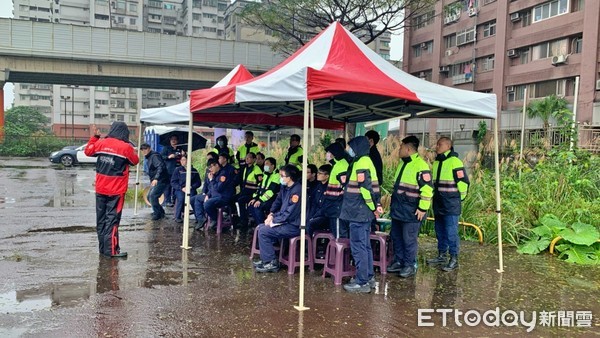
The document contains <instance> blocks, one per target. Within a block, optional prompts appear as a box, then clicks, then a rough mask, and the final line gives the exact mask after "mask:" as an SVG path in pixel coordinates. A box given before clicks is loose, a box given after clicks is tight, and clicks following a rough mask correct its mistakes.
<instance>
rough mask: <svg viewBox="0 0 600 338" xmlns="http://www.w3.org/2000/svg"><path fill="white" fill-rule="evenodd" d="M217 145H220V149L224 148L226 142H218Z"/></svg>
mask: <svg viewBox="0 0 600 338" xmlns="http://www.w3.org/2000/svg"><path fill="white" fill-rule="evenodd" d="M217 144H218V145H219V147H223V146H224V145H225V142H223V141H218V142H217Z"/></svg>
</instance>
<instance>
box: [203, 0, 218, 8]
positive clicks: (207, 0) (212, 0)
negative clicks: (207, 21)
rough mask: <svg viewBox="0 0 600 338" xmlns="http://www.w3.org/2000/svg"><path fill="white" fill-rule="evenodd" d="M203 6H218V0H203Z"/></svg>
mask: <svg viewBox="0 0 600 338" xmlns="http://www.w3.org/2000/svg"><path fill="white" fill-rule="evenodd" d="M202 6H209V7H217V0H202Z"/></svg>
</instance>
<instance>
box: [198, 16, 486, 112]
mask: <svg viewBox="0 0 600 338" xmlns="http://www.w3.org/2000/svg"><path fill="white" fill-rule="evenodd" d="M305 100H314V107H315V108H314V109H315V115H316V116H317V117H320V118H324V119H327V120H336V121H343V122H364V121H372V120H381V119H388V118H393V117H396V118H397V117H399V118H403V119H409V118H413V117H438V118H469V117H472V118H496V95H495V94H485V93H479V92H473V91H467V90H460V89H456V88H452V87H446V86H442V85H438V84H435V83H431V82H428V81H425V80H422V79H419V78H417V77H414V76H412V75H410V74H407V73H405V72H403V71H402V70H400V69H398V68H396V67H394V66H393V65H392V64H390V63H389V62H388V61H386V60H384V59H383V58H382V57H380V56H379V55H378V54H376V53H375V52H374V51H372V50H371V49H370V48H368V47H367V46H366V45H365V44H364V43H362V42H361V41H360V40H359V39H358V38H356V37H355V36H354V35H353V34H352V33H350V32H349V31H348V30H346V29H345V28H344V27H343V26H342V25H340V24H339V23H337V22H335V23H333V24H331V25H330V26H329V27H328V28H327V29H325V30H323V31H322V32H321V33H320V34H319V35H317V36H316V37H315V38H313V39H312V40H311V41H310V42H309V43H308V44H306V45H305V46H303V47H302V48H301V49H299V50H298V51H297V52H296V53H294V54H293V55H292V56H290V57H289V58H288V59H286V60H284V61H283V62H282V63H281V64H279V65H278V66H277V67H275V68H273V69H272V70H270V71H268V72H267V73H265V74H263V75H261V76H259V77H256V78H253V79H250V80H246V81H244V82H241V83H236V84H230V85H227V86H223V87H219V88H209V89H202V90H196V91H193V92H192V94H191V102H190V109H191V110H192V111H193V112H194V113H195V115H202V114H205V113H220V112H234V111H235V112H248V113H250V112H261V113H269V114H272V115H274V116H292V115H301V114H303V113H304V110H303V103H302V102H303V101H305Z"/></svg>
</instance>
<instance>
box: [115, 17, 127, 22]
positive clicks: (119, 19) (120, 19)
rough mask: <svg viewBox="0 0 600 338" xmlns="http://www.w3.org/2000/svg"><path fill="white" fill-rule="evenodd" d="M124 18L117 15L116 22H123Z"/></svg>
mask: <svg viewBox="0 0 600 338" xmlns="http://www.w3.org/2000/svg"><path fill="white" fill-rule="evenodd" d="M124 22H125V19H124V18H123V17H122V16H118V17H117V23H124Z"/></svg>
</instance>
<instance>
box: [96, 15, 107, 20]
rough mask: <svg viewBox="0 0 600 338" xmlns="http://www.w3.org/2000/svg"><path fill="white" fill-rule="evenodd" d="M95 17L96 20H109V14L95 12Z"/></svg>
mask: <svg viewBox="0 0 600 338" xmlns="http://www.w3.org/2000/svg"><path fill="white" fill-rule="evenodd" d="M94 19H96V20H108V15H102V14H95V15H94Z"/></svg>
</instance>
